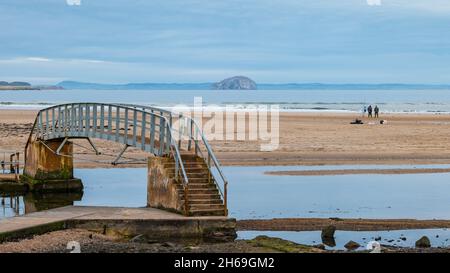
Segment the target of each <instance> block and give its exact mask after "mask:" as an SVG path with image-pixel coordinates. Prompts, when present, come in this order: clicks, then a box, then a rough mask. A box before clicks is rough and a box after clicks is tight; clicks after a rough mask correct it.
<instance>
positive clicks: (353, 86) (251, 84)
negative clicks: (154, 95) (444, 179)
mask: <svg viewBox="0 0 450 273" xmlns="http://www.w3.org/2000/svg"><path fill="white" fill-rule="evenodd" d="M60 89H74V90H77V89H81V90H82V89H91V90H255V89H258V90H450V84H404V83H379V84H369V83H342V84H340V83H339V84H334V83H256V82H255V81H253V80H252V79H250V78H248V77H245V76H234V77H230V78H226V79H224V80H222V81H219V82H202V83H153V82H147V83H145V82H144V83H125V84H109V83H106V84H105V83H92V82H79V81H62V82H60V83H57V84H56V85H32V84H30V83H28V82H6V81H0V90H60Z"/></svg>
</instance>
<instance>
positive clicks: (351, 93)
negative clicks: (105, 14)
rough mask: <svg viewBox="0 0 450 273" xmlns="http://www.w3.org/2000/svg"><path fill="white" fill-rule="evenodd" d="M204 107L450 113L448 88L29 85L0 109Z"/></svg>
mask: <svg viewBox="0 0 450 273" xmlns="http://www.w3.org/2000/svg"><path fill="white" fill-rule="evenodd" d="M195 98H197V100H198V99H201V102H202V104H203V105H204V106H210V107H218V108H224V107H229V108H234V109H244V110H245V109H252V108H253V107H254V106H259V105H267V106H276V107H278V108H279V109H280V111H282V112H327V111H328V112H361V111H362V109H363V108H364V106H368V105H372V106H374V105H378V107H379V108H380V111H381V112H384V113H429V114H448V113H450V90H443V89H441V90H433V89H431V90H426V89H424V90H417V89H411V90H407V89H405V90H382V89H375V90H373V89H372V90H303V89H302V90H86V89H80V90H30V91H1V92H0V109H42V108H46V107H49V106H52V105H56V104H63V103H71V102H104V103H130V104H140V105H146V106H154V107H161V108H167V109H170V108H173V107H180V106H187V107H192V106H193V105H194V99H195Z"/></svg>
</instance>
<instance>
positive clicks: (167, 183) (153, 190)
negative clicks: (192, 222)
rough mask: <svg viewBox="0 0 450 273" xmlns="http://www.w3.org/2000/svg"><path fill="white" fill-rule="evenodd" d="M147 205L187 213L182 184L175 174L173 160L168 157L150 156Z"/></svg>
mask: <svg viewBox="0 0 450 273" xmlns="http://www.w3.org/2000/svg"><path fill="white" fill-rule="evenodd" d="M147 178H148V180H147V206H149V207H153V208H160V209H166V210H168V211H173V212H177V213H181V214H185V208H184V200H182V199H181V198H180V191H181V190H182V185H181V184H180V183H179V182H177V181H176V180H175V178H174V174H173V161H172V160H171V159H170V158H167V157H150V158H148V176H147Z"/></svg>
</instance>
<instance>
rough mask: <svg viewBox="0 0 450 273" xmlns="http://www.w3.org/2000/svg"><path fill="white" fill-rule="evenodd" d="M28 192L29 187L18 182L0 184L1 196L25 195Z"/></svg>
mask: <svg viewBox="0 0 450 273" xmlns="http://www.w3.org/2000/svg"><path fill="white" fill-rule="evenodd" d="M27 192H28V185H27V184H25V183H17V182H0V195H23V194H25V193H27Z"/></svg>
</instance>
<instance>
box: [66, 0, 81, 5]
mask: <svg viewBox="0 0 450 273" xmlns="http://www.w3.org/2000/svg"><path fill="white" fill-rule="evenodd" d="M66 2H67V5H69V6H81V0H66Z"/></svg>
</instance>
